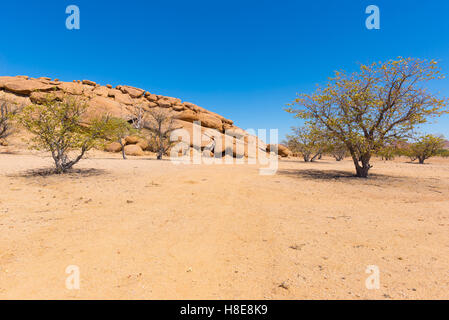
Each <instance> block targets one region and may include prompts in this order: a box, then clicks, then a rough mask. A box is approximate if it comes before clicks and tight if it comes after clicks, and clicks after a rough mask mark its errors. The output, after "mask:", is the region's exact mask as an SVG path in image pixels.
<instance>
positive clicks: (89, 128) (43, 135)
mask: <svg viewBox="0 0 449 320" xmlns="http://www.w3.org/2000/svg"><path fill="white" fill-rule="evenodd" d="M61 100H62V101H61ZM61 100H59V99H56V97H55V96H53V95H48V96H47V97H46V99H45V101H44V102H43V103H42V104H32V105H29V106H27V107H25V108H24V109H23V110H22V111H21V112H20V113H19V114H17V116H16V118H17V120H18V122H19V123H21V124H22V125H23V126H24V127H25V128H26V129H27V130H28V131H29V132H31V133H33V134H34V135H35V136H34V138H33V139H32V141H31V142H32V148H35V149H38V150H45V151H49V152H51V156H52V158H53V160H54V163H55V169H56V170H55V171H56V173H64V172H66V171H68V170H69V169H71V168H72V167H73V166H74V165H75V164H77V163H78V162H79V161H80V160H81V159H82V158H83V157H84V155H85V154H86V152H87V151H89V150H90V149H91V148H93V147H94V146H96V145H97V144H98V143H99V142H101V141H103V137H104V135H105V130H106V129H107V125H106V122H105V120H104V119H93V120H91V121H89V122H87V121H85V120H84V119H83V116H84V115H85V111H86V108H87V105H86V104H85V103H84V102H82V101H80V100H77V99H75V98H73V97H70V96H66V97H64V98H63V99H61ZM71 153H75V155H74V157H72V158H71V157H70V154H71Z"/></svg>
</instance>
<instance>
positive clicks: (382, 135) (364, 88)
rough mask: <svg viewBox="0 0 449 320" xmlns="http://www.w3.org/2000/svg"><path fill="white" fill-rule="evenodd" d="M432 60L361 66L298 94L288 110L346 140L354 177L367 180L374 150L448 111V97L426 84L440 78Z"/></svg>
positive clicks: (396, 61) (404, 135)
mask: <svg viewBox="0 0 449 320" xmlns="http://www.w3.org/2000/svg"><path fill="white" fill-rule="evenodd" d="M442 77H443V76H442V75H441V71H440V69H439V68H438V66H437V62H436V61H433V60H432V61H427V60H420V59H412V58H407V59H404V58H398V59H397V60H390V61H387V62H380V63H373V64H371V65H361V66H360V71H358V72H354V73H352V74H347V73H345V72H336V74H335V77H333V78H330V79H329V82H328V83H327V84H326V85H325V86H324V87H322V88H318V89H317V90H316V92H314V93H313V94H301V95H299V97H298V98H297V99H296V100H295V101H294V103H292V104H291V105H290V107H289V108H287V109H286V111H288V112H290V113H293V114H295V117H298V118H302V119H306V120H307V121H308V122H310V123H312V124H313V125H315V126H316V127H318V128H320V129H321V130H323V131H325V132H327V133H328V134H331V135H332V136H333V137H335V138H336V139H338V140H339V141H341V142H342V143H344V144H345V145H346V147H347V149H348V151H349V153H350V154H351V157H352V160H353V162H354V166H355V169H356V175H357V176H358V177H364V178H366V177H367V176H368V171H369V170H370V168H371V167H372V165H371V164H370V160H371V157H372V155H373V153H375V152H376V151H378V150H379V149H380V148H381V147H382V146H384V145H385V144H386V143H388V142H391V141H393V140H396V139H399V138H402V137H406V136H407V135H408V134H409V133H410V132H411V130H412V129H413V128H415V127H416V126H417V125H419V124H422V123H425V122H426V121H427V120H428V118H429V117H434V116H439V115H441V114H442V113H447V108H446V106H447V100H446V99H442V98H438V97H436V96H435V95H433V94H431V93H429V92H428V91H427V90H426V88H425V87H424V84H425V83H426V82H427V81H429V80H433V79H441V78H442Z"/></svg>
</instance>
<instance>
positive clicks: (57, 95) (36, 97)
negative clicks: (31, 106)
mask: <svg viewBox="0 0 449 320" xmlns="http://www.w3.org/2000/svg"><path fill="white" fill-rule="evenodd" d="M49 97H51V98H53V99H55V100H57V101H62V100H63V99H64V93H63V92H61V91H55V92H52V93H48V92H37V91H34V92H32V93H31V95H30V100H31V102H32V103H36V104H42V103H44V102H45V101H46V99H47V98H49Z"/></svg>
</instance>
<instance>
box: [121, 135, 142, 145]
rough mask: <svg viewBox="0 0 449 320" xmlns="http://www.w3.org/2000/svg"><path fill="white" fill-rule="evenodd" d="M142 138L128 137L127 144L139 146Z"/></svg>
mask: <svg viewBox="0 0 449 320" xmlns="http://www.w3.org/2000/svg"><path fill="white" fill-rule="evenodd" d="M140 139H141V138H140V137H138V136H127V137H126V138H125V141H126V144H127V145H128V144H137V143H138V142H139V141H140Z"/></svg>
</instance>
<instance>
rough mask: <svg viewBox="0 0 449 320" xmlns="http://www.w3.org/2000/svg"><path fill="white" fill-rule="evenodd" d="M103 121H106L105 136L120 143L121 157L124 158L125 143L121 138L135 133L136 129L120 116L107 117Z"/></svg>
mask: <svg viewBox="0 0 449 320" xmlns="http://www.w3.org/2000/svg"><path fill="white" fill-rule="evenodd" d="M104 122H105V123H106V127H105V137H106V138H107V139H109V140H115V141H117V142H118V143H119V144H120V146H121V147H122V157H123V159H125V160H126V154H125V144H124V143H123V140H124V139H125V138H126V137H127V136H129V135H131V134H133V133H135V131H136V130H135V129H134V128H133V127H132V126H131V124H130V123H128V122H127V121H126V120H124V119H122V118H115V117H110V118H109V117H107V118H106V119H105V120H104Z"/></svg>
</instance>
